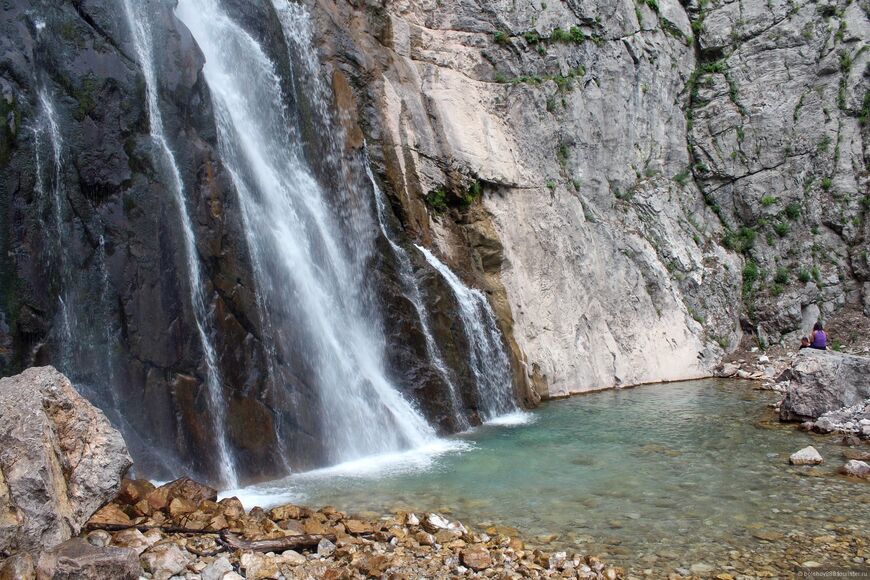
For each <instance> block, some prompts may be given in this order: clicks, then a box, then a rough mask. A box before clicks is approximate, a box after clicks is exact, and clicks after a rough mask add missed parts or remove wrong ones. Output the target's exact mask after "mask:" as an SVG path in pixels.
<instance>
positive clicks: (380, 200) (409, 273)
mask: <svg viewBox="0 0 870 580" xmlns="http://www.w3.org/2000/svg"><path fill="white" fill-rule="evenodd" d="M366 175H368V178H369V180H370V181H371V183H372V189H373V190H374V192H375V202H376V203H377V209H378V224H379V225H380V227H381V232H383V234H384V238H386V240H387V242H388V243H389V244H390V248H391V249H392V250H393V255H395V256H396V261H397V262H398V264H399V276H400V277H401V280H402V287H403V290H404V291H405V295H406V296H407V298H408V300H410V301H411V304H413V305H414V311H415V312H416V313H417V318H418V319H419V321H420V330H422V331H423V336H424V337H425V339H426V354H427V355H429V360H430V361H431V362H432V364H433V365H434V366H435V370H436V371H438V374H439V376H440V377H441V380H443V381H444V384H445V385H447V389H448V390H449V395H450V404H451V407H452V409H453V417H454V419H455V421H456V424H457V425H458V426H459V428H460V429H462V430H465V429H468V428H469V427H471V424H470V423H469V422H468V417H466V416H465V413H464V412H463V408H462V400H461V398H460V396H459V391H458V390H457V389H456V383H455V381H454V380H453V377H452V373H451V371H450V369H448V368H447V364H446V363H445V362H444V358H443V357H442V356H441V349H440V348H438V343H437V342H436V341H435V337H434V336H433V335H432V328H431V325H430V322H429V312H428V311H427V310H426V305H425V304H424V303H423V295H422V293H421V292H420V284H419V283H418V282H417V276H416V275H415V274H414V268H413V266H412V265H411V258H410V257H409V256H408V253H407V252H406V251H405V249H404V248H403V247H402V246H400V245H399V244H397V243H396V242H395V241H394V240H393V237H392V236H391V235H390V233H389V228H388V227H387V223H386V202H385V200H384V194H383V192H382V191H381V188H380V187H379V186H378V184H377V181H375V176H374V175H373V174H372V170H371V168H370V167H369V166H368V164H366Z"/></svg>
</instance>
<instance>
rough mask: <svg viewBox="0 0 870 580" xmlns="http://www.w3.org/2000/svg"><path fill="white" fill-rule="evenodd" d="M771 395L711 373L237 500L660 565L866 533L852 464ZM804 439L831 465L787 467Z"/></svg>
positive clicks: (544, 411) (867, 506) (833, 442)
mask: <svg viewBox="0 0 870 580" xmlns="http://www.w3.org/2000/svg"><path fill="white" fill-rule="evenodd" d="M773 400H775V396H774V395H772V394H771V393H765V392H759V391H753V390H751V388H749V386H748V385H747V384H746V383H742V382H734V381H717V380H706V381H691V382H685V383H674V384H668V385H655V386H647V387H640V388H636V389H628V390H622V391H607V392H601V393H593V394H589V395H585V396H580V397H575V398H572V399H566V400H561V401H555V402H551V403H548V404H546V405H544V406H542V407H541V408H540V409H538V410H536V411H535V412H534V413H531V414H528V415H526V416H516V415H515V416H513V417H512V418H511V420H508V421H504V422H502V424H498V425H487V426H484V427H482V428H480V429H479V430H477V431H474V432H471V433H467V434H464V435H461V436H458V437H456V438H454V439H449V440H446V441H443V442H441V443H438V444H433V446H432V448H431V449H428V450H425V451H422V452H408V453H405V454H400V455H398V456H389V457H386V458H382V459H381V460H377V461H371V462H369V461H361V462H356V463H354V464H346V465H343V466H338V467H334V468H330V469H327V470H322V471H318V472H311V473H306V474H300V475H297V476H294V477H291V478H289V479H287V480H284V481H281V482H273V483H270V484H267V485H262V486H258V487H256V488H250V489H247V490H245V491H244V493H243V494H241V495H242V497H243V500H244V501H245V502H246V503H247V504H250V505H254V504H257V505H267V506H268V505H275V504H279V503H286V502H294V503H301V504H306V505H312V506H319V505H327V504H328V505H333V506H336V507H338V508H339V509H342V510H344V511H348V512H351V513H352V512H359V511H377V512H381V511H385V512H386V511H394V510H398V509H406V510H413V511H421V510H436V511H442V512H447V513H449V514H450V515H451V516H452V517H455V518H459V519H461V520H463V521H464V522H467V523H470V524H472V525H476V526H480V525H484V526H486V525H490V524H498V525H505V526H512V527H516V528H518V529H519V530H520V531H521V533H522V535H523V537H525V538H529V539H532V543H534V542H535V537H536V536H543V535H546V534H558V537H557V538H556V539H553V540H550V543H549V544H548V546H547V547H548V549H567V550H569V551H571V550H574V551H578V552H583V553H597V554H605V555H606V557H607V558H608V560H610V561H612V562H615V563H619V564H622V565H626V566H628V567H630V568H633V569H636V570H639V569H645V568H653V569H655V570H657V571H658V572H656V573H660V572H662V570H664V571H665V572H667V571H671V570H672V569H673V568H674V567H675V566H686V567H688V566H690V565H692V564H693V563H697V562H707V563H710V564H716V563H722V562H727V561H728V560H729V557H728V555H727V554H728V552H729V551H730V550H735V549H736V550H738V551H741V552H745V551H761V552H764V551H767V552H770V554H771V558H786V557H787V555H786V552H787V551H788V549H789V544H790V543H792V544H794V543H795V542H800V541H803V540H811V538H812V537H813V536H819V535H823V534H826V533H835V532H831V530H834V529H835V528H836V529H840V530H841V531H840V532H836V533H846V532H850V533H857V534H859V535H864V536H866V534H867V530H866V529H865V528H867V527H868V524H867V522H870V485H866V484H863V483H856V482H852V481H848V480H845V479H843V478H839V477H837V476H836V475H834V473H835V471H836V469H837V467H839V466H841V465H842V464H843V463H844V462H845V461H844V459H843V457H842V450H843V447H841V446H840V445H838V444H837V442H838V438H821V437H818V436H812V435H810V434H807V433H802V432H798V431H796V430H794V428H793V427H790V426H782V425H779V424H777V423H776V422H775V420H774V418H773V414H772V413H771V412H770V410H769V409H767V403H769V402H772V401H773ZM809 444H813V445H815V446H816V448H817V449H819V451H820V452H821V453H822V456H823V457H825V459H826V464H825V465H824V466H822V467H821V468H816V469H815V471H813V470H811V469H810V468H796V467H790V466H788V465H787V463H788V456H789V455H790V454H791V453H793V452H794V451H796V450H798V449H800V448H802V447H804V446H805V445H809ZM810 473H812V474H814V475H815V476H811V475H809V474H810ZM248 507H250V506H248ZM759 530H761V531H764V532H765V533H767V532H773V533H781V534H784V535H785V536H786V537H785V538H783V539H782V540H777V541H775V542H774V543H772V544H768V543H766V542H764V543H763V542H760V541H759V540H758V539H756V538H754V537H753V535H752V534H753V532H758V531H759ZM537 540H538V541H540V542H541V543H544V542H545V541H547V539H546V538H543V537H539V538H537ZM793 551H794V550H793ZM792 556H793V557H794V558H797V559H798V561H800V557H801V555H800V554H796V555H795V554H793V555H792ZM731 557H732V558H733V553H732V556H731ZM805 557H806V558H808V559H809V557H810V556H809V555H807V556H805ZM813 558H815V559H819V558H820V557H819V556H818V555H816V554H814V555H813ZM765 561H766V560H765ZM832 563H833V562H832ZM758 565H760V566H762V565H764V562H761V563H759V564H758Z"/></svg>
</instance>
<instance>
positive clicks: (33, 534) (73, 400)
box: [0, 367, 131, 553]
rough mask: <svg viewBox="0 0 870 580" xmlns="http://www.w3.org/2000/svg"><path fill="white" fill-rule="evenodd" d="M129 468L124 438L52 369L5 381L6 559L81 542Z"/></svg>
mask: <svg viewBox="0 0 870 580" xmlns="http://www.w3.org/2000/svg"><path fill="white" fill-rule="evenodd" d="M130 464H131V461H130V456H129V455H128V454H127V448H126V446H125V444H124V440H123V439H122V438H121V434H120V433H118V432H117V431H116V430H115V429H114V428H113V427H112V426H111V425H110V424H109V421H108V420H107V419H106V417H105V416H104V415H103V413H102V412H101V411H99V410H98V409H97V408H95V407H94V406H92V405H91V404H90V403H88V402H87V401H86V400H85V399H84V398H83V397H82V396H81V395H79V394H78V393H77V392H76V391H75V389H74V388H73V387H72V385H71V384H70V382H69V380H68V379H67V378H66V377H64V376H63V375H62V374H61V373H59V372H57V371H56V370H55V369H54V368H52V367H42V368H31V369H28V370H26V371H24V372H23V373H21V374H20V375H17V376H14V377H9V378H4V379H0V552H7V553H10V552H16V551H29V552H37V551H39V550H41V549H45V548H49V547H52V546H55V545H57V544H59V543H60V542H63V541H64V540H66V539H68V538H70V537H72V536H73V535H74V534H77V533H78V532H79V530H80V529H81V527H82V525H83V524H84V523H85V522H86V521H87V519H88V518H89V517H90V516H91V514H93V513H94V512H95V511H96V510H97V508H99V507H100V506H101V505H102V504H104V503H105V502H107V501H109V500H110V499H112V498H113V497H114V495H115V493H116V492H117V490H118V486H119V484H120V482H121V476H122V475H123V474H124V472H125V471H126V470H127V469H128V468H129V467H130Z"/></svg>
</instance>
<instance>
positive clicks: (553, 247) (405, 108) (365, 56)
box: [314, 0, 868, 396]
mask: <svg viewBox="0 0 870 580" xmlns="http://www.w3.org/2000/svg"><path fill="white" fill-rule="evenodd" d="M314 10H315V11H316V13H317V14H318V18H319V27H320V29H321V30H322V32H323V34H322V39H323V46H322V47H321V48H322V51H323V53H324V54H325V55H327V60H328V61H329V62H330V63H331V69H332V71H333V74H334V78H335V79H336V83H335V84H336V86H337V87H342V86H343V84H344V81H343V77H344V76H347V77H348V78H349V79H350V80H351V85H352V86H353V88H354V89H355V95H356V98H357V102H356V105H355V106H356V107H357V108H358V110H359V114H360V116H361V119H362V126H363V127H364V129H365V131H366V134H367V136H368V137H369V140H370V145H371V146H372V149H373V150H374V151H375V155H374V156H375V158H376V159H377V163H378V165H379V169H380V172H381V174H382V176H383V178H384V180H385V182H386V183H387V184H388V185H389V186H390V192H391V194H392V198H393V203H394V206H395V208H396V210H397V213H398V214H399V215H400V217H401V219H402V221H403V224H404V225H405V227H406V229H407V230H408V231H409V232H410V233H411V235H413V236H416V237H419V238H421V239H423V240H425V241H426V242H427V243H430V244H432V245H434V246H436V247H438V248H439V249H440V250H441V252H442V254H443V255H444V256H446V257H447V258H448V259H449V260H450V262H451V265H453V266H454V267H455V268H456V269H458V270H460V271H462V272H463V273H464V275H465V276H466V277H467V279H469V280H472V281H474V282H475V283H476V284H478V285H480V286H483V287H485V288H487V290H488V292H489V295H490V297H491V299H492V301H493V303H494V304H495V305H496V306H497V310H498V312H499V313H500V315H501V320H502V325H503V328H504V330H505V331H507V332H508V333H511V334H512V336H513V339H514V340H515V343H514V347H515V349H514V350H515V355H516V358H517V360H518V361H520V363H521V368H522V372H523V374H524V375H525V377H526V378H527V379H528V380H530V381H531V382H532V383H533V384H534V385H535V388H536V389H537V390H538V392H539V393H540V394H542V395H550V396H552V395H560V394H564V393H568V392H577V391H584V390H589V389H593V388H602V387H607V386H613V385H617V386H618V385H627V384H636V383H641V382H646V381H656V380H669V379H679V378H687V377H692V376H699V375H703V374H706V373H707V372H708V371H709V369H710V365H711V364H712V363H713V362H714V361H715V360H716V359H717V358H718V356H719V355H721V354H722V352H723V349H724V350H728V349H733V348H734V347H736V345H737V343H738V342H739V340H740V339H741V336H742V332H743V330H742V328H747V329H752V330H753V331H757V332H758V334H759V335H760V336H761V337H762V339H764V340H776V339H779V338H780V337H781V336H783V335H787V334H789V333H794V332H798V331H800V330H802V327H803V325H805V324H807V323H809V324H811V323H812V322H814V321H815V318H816V316H817V315H818V313H819V311H820V310H821V311H822V312H823V314H825V315H831V314H833V313H834V312H835V311H837V310H839V309H842V308H844V307H847V306H848V307H855V306H860V303H861V301H862V300H863V301H864V304H865V305H866V301H867V290H868V289H867V287H866V279H867V274H866V270H867V265H866V260H867V257H866V233H867V231H866V228H867V225H866V220H865V217H866V213H867V211H868V205H867V203H868V202H867V199H868V198H867V192H868V189H867V185H868V184H867V166H866V162H865V155H866V153H865V152H866V145H865V144H864V137H863V135H865V134H866V130H867V129H866V127H865V125H864V124H865V121H866V117H867V107H868V100H867V97H866V95H867V86H868V79H867V72H866V70H867V67H866V63H867V58H868V56H867V51H866V50H865V48H866V41H867V36H868V35H867V31H868V28H867V27H868V20H867V12H868V5H867V3H866V2H847V1H845V0H844V1H840V2H825V3H821V4H820V3H817V2H799V1H798V2H794V1H792V2H762V1H761V0H759V1H757V2H756V1H745V0H744V1H741V2H716V1H713V2H706V1H702V2H686V3H682V4H681V3H679V2H677V1H676V0H660V1H658V2H656V1H649V2H632V1H623V2H616V3H612V2H594V1H590V2H585V1H579V2H578V1H559V0H555V1H548V2H543V1H541V2H537V1H535V2H528V3H521V2H516V1H502V2H485V3H482V2H454V1H450V0H440V1H438V2H428V1H424V0H420V1H418V0H405V1H401V2H389V3H382V2H366V3H351V4H347V3H344V2H333V1H330V0H322V1H317V2H315V3H314ZM337 92H338V91H337ZM350 108H351V109H352V108H354V106H353V105H350ZM351 114H352V112H351ZM862 284H863V285H864V286H862ZM865 307H866V306H865ZM740 322H742V323H743V324H742V325H741V324H739V323H740ZM803 329H804V330H805V328H803Z"/></svg>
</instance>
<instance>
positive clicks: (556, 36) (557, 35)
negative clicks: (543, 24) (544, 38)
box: [550, 28, 570, 42]
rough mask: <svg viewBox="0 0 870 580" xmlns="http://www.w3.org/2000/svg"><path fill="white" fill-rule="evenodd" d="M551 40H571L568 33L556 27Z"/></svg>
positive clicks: (551, 34)
mask: <svg viewBox="0 0 870 580" xmlns="http://www.w3.org/2000/svg"><path fill="white" fill-rule="evenodd" d="M550 40H552V41H553V42H568V41H569V40H570V36H569V35H568V33H567V32H566V31H564V30H562V29H561V28H554V29H553V32H551V33H550Z"/></svg>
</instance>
